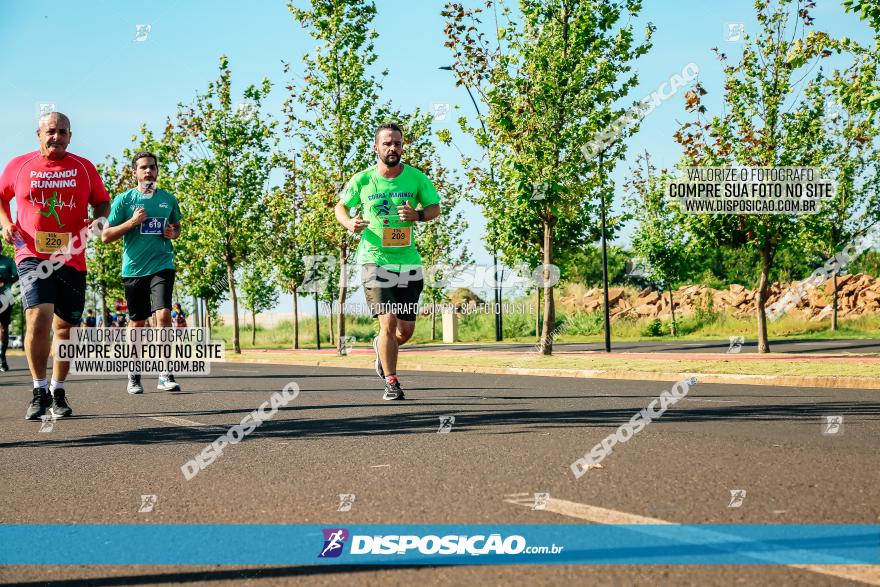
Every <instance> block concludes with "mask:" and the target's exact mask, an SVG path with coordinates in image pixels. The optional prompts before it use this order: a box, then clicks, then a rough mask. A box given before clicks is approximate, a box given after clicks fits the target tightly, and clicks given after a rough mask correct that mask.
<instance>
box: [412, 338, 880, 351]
mask: <svg viewBox="0 0 880 587" xmlns="http://www.w3.org/2000/svg"><path fill="white" fill-rule="evenodd" d="M534 348H535V344H534V343H531V344H529V343H503V342H502V343H492V344H470V343H460V344H448V345H410V346H407V347H406V350H407V351H408V352H410V351H412V352H418V351H431V350H438V349H450V350H452V349H454V350H459V351H506V352H529V351H532V350H534ZM730 348H731V347H730V341H729V340H687V341H657V342H614V341H612V343H611V352H612V353H614V352H618V353H719V354H727V351H728V350H729V349H730ZM553 349H554V350H555V351H558V352H569V353H571V352H580V351H604V350H605V344H604V343H602V342H588V343H556V344H554V345H553ZM770 351H771V352H774V353H791V354H795V355H797V354H810V353H829V354H868V353H880V339H846V340H837V339H823V340H785V341H778V342H777V341H773V340H771V341H770ZM757 352H758V342H757V340H748V339H747V340H745V341H744V343H743V345H742V347H741V348H740V349H739V353H741V354H753V353H757Z"/></svg>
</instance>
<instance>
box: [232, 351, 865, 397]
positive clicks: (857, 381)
mask: <svg viewBox="0 0 880 587" xmlns="http://www.w3.org/2000/svg"><path fill="white" fill-rule="evenodd" d="M227 357H228V355H227ZM226 362H227V363H261V364H271V365H305V366H310V367H334V368H337V369H369V367H366V366H354V365H352V366H348V365H339V364H338V363H333V362H330V361H320V360H318V361H314V360H312V361H308V360H301V361H296V362H283V363H282V362H276V361H272V360H266V359H250V358H243V357H242V358H238V359H233V360H229V359H227V361H226ZM407 370H416V371H428V372H435V373H475V374H483V375H529V376H536V377H573V378H577V379H616V380H627V381H671V382H675V381H681V380H682V379H687V378H688V377H696V378H697V379H698V380H699V381H700V383H721V384H726V385H769V386H777V387H824V388H836V389H880V378H876V377H845V376H844V377H832V376H799V375H743V374H730V373H728V374H725V373H673V372H662V371H610V370H606V369H530V368H527V367H472V366H466V365H422V364H419V363H409V362H407Z"/></svg>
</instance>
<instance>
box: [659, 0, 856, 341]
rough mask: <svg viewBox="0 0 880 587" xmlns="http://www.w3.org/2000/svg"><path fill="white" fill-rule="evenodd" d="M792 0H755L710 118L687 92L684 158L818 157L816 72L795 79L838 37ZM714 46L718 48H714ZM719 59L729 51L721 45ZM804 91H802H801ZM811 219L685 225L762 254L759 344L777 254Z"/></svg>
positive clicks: (693, 162) (732, 161)
mask: <svg viewBox="0 0 880 587" xmlns="http://www.w3.org/2000/svg"><path fill="white" fill-rule="evenodd" d="M793 4H794V0H779V1H778V2H776V3H774V4H773V5H772V6H771V3H770V0H756V1H755V9H756V12H757V20H758V24H759V26H760V30H759V31H758V33H757V34H756V35H755V36H754V38H749V37H747V38H746V43H745V45H744V47H743V51H742V58H741V59H740V61H739V63H736V64H733V65H730V64H728V65H725V66H724V74H725V83H724V113H723V114H721V115H716V116H713V117H711V119H707V117H706V116H705V112H706V108H705V107H704V106H703V104H702V100H703V98H702V97H703V95H704V94H705V93H706V91H705V90H704V89H703V87H702V86H701V85H700V84H699V83H698V84H697V85H696V88H695V90H694V91H691V92H688V93H687V94H686V98H687V106H686V109H687V110H688V111H689V112H691V113H692V114H694V115H695V116H696V118H697V119H696V120H695V121H692V122H687V123H685V124H684V125H682V127H681V128H680V129H679V131H678V132H676V134H675V138H676V141H677V142H678V143H679V144H680V145H681V146H682V147H683V149H684V154H683V158H682V165H683V166H694V167H697V166H736V165H742V166H761V167H777V166H813V167H818V166H819V165H821V163H822V148H821V145H819V144H818V143H817V142H815V141H814V140H813V137H814V136H816V135H817V133H820V132H821V112H820V110H818V109H817V108H816V107H815V104H816V99H817V97H820V96H821V92H820V91H819V88H818V86H819V80H818V78H813V79H811V80H809V81H808V82H807V84H806V86H807V87H806V88H802V87H800V86H799V82H800V80H803V79H804V78H806V77H807V75H809V73H810V71H811V67H813V66H814V65H815V62H816V61H818V60H821V59H823V58H825V57H829V56H831V55H832V52H833V51H835V50H836V51H839V50H840V49H841V46H842V45H843V44H842V43H839V42H837V41H835V40H833V39H832V38H831V37H829V36H828V35H827V34H826V33H823V32H819V31H816V30H813V29H812V22H813V18H812V16H811V15H810V9H811V5H806V6H803V5H802V4H800V3H798V4H797V7H796V9H795V7H794V6H793ZM716 51H717V50H716ZM719 59H721V60H722V61H725V60H726V56H724V55H723V54H720V53H719ZM802 93H803V97H802V96H801V94H802ZM810 222H811V220H810V219H806V220H805V219H804V217H802V216H791V215H782V214H775V215H756V214H752V215H708V214H702V215H692V216H689V217H688V227H689V231H690V232H691V234H692V235H694V237H695V238H696V239H700V240H701V241H702V246H704V247H711V246H732V247H737V248H752V249H754V250H756V251H757V252H758V253H759V254H760V267H761V272H760V277H759V279H758V284H757V289H758V300H757V319H758V320H757V322H758V351H759V352H762V353H766V352H769V351H770V344H769V341H768V338H767V315H766V305H767V298H768V297H769V289H768V286H769V279H770V275H771V271H772V269H773V263H774V259H775V257H776V254H777V252H778V251H779V250H780V249H783V248H785V247H788V246H791V247H795V246H803V245H804V244H805V243H806V242H808V241H809V225H810V224H809V223H810Z"/></svg>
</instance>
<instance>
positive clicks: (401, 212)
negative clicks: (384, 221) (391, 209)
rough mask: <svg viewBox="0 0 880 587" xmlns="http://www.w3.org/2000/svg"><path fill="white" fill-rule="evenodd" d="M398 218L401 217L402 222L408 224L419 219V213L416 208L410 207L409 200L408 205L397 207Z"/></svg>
mask: <svg viewBox="0 0 880 587" xmlns="http://www.w3.org/2000/svg"><path fill="white" fill-rule="evenodd" d="M397 216H399V217H400V219H401V220H403V221H406V222H411V221H415V220H418V219H419V213H418V212H416V209H415V208H413V207H412V206H410V205H409V200H407V201H406V205H404V206H398V207H397Z"/></svg>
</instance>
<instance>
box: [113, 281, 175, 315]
mask: <svg viewBox="0 0 880 587" xmlns="http://www.w3.org/2000/svg"><path fill="white" fill-rule="evenodd" d="M122 281H123V283H124V284H125V301H126V302H128V317H129V318H130V319H132V320H146V319H147V318H149V317H150V316H152V315H153V312H156V311H158V310H163V309H168V310H170V309H171V296H172V293H173V290H174V269H163V270H162V271H159V272H158V273H154V274H152V275H145V276H143V277H126V278H124V279H123V280H122Z"/></svg>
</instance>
